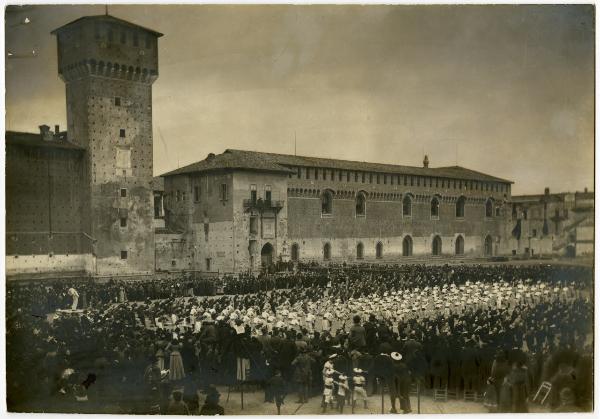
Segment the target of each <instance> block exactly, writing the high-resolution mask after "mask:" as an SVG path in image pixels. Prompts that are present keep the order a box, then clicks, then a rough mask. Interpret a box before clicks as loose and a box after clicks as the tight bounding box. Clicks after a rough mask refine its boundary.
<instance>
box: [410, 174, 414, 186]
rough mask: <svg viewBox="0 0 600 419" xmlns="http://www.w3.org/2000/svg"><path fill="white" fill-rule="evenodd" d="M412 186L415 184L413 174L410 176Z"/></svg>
mask: <svg viewBox="0 0 600 419" xmlns="http://www.w3.org/2000/svg"><path fill="white" fill-rule="evenodd" d="M410 186H414V178H413V177H412V176H411V177H410Z"/></svg>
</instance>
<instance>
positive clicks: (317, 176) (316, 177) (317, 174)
mask: <svg viewBox="0 0 600 419" xmlns="http://www.w3.org/2000/svg"><path fill="white" fill-rule="evenodd" d="M315 180H319V169H315Z"/></svg>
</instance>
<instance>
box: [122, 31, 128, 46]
mask: <svg viewBox="0 0 600 419" xmlns="http://www.w3.org/2000/svg"><path fill="white" fill-rule="evenodd" d="M126 42H127V34H126V33H125V31H121V43H122V44H125V43H126Z"/></svg>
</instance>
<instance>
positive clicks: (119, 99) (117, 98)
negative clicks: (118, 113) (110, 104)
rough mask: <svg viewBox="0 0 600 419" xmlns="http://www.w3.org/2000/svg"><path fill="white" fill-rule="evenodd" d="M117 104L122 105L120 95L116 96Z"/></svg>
mask: <svg viewBox="0 0 600 419" xmlns="http://www.w3.org/2000/svg"><path fill="white" fill-rule="evenodd" d="M115 106H121V98H120V97H118V96H117V97H115Z"/></svg>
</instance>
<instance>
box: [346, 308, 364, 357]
mask: <svg viewBox="0 0 600 419" xmlns="http://www.w3.org/2000/svg"><path fill="white" fill-rule="evenodd" d="M352 321H353V323H354V324H353V325H352V327H351V328H350V334H349V336H348V343H349V346H348V349H350V350H352V349H359V350H362V349H363V348H364V347H366V346H367V338H366V331H365V328H364V327H363V326H361V324H360V316H358V315H356V316H354V318H353V319H352Z"/></svg>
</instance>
